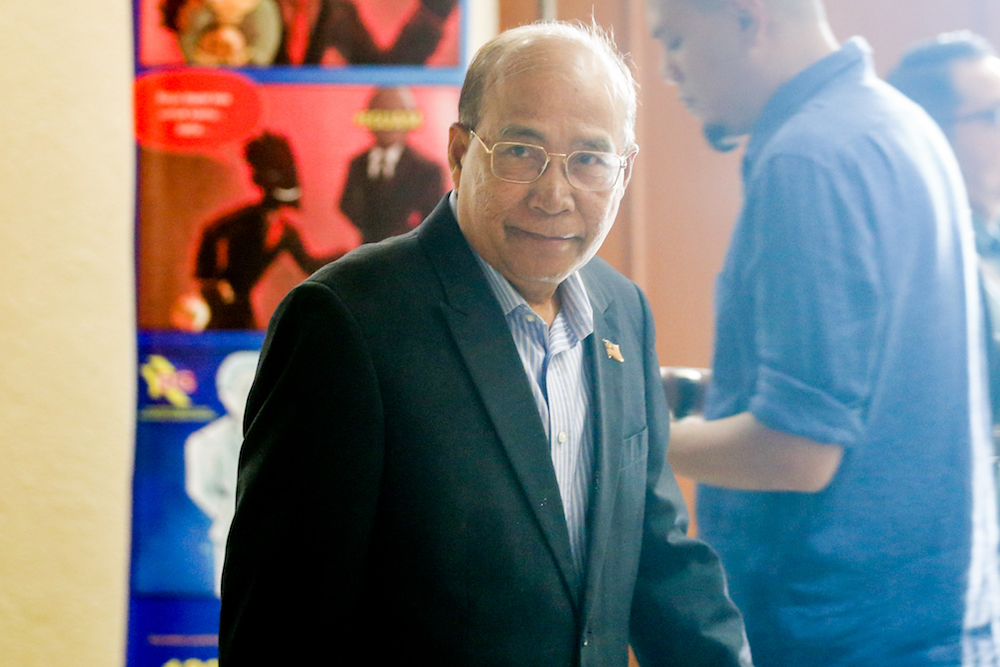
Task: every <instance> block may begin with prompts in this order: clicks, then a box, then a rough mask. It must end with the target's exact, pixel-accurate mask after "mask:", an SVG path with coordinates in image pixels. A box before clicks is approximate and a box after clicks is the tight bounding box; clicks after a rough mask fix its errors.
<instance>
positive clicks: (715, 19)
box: [649, 0, 760, 141]
mask: <svg viewBox="0 0 1000 667" xmlns="http://www.w3.org/2000/svg"><path fill="white" fill-rule="evenodd" d="M710 4H711V3H710ZM717 4H718V6H710V7H708V8H703V7H700V6H697V5H696V4H695V0H649V10H650V19H651V25H652V26H653V36H654V37H655V38H656V39H657V40H658V41H659V42H660V43H661V44H662V46H663V76H664V78H665V79H667V80H668V81H669V82H671V83H673V84H675V85H676V86H677V88H678V93H679V96H680V99H681V101H682V102H683V103H684V105H685V106H686V107H687V108H688V110H689V111H690V112H691V113H692V114H694V115H695V116H696V117H697V118H699V119H701V121H702V122H703V123H704V124H705V132H706V136H708V137H709V138H710V141H711V140H712V139H711V137H712V136H713V135H724V136H740V135H742V134H746V133H747V132H748V131H749V130H750V127H751V126H752V125H753V122H754V120H756V116H757V113H758V112H759V105H760V102H759V101H758V100H757V99H756V98H757V97H759V95H758V94H757V93H756V92H755V91H754V87H753V86H754V83H753V77H752V76H751V75H750V74H751V72H750V69H749V60H748V53H747V52H748V49H749V48H750V46H751V45H752V40H753V37H754V33H753V31H752V30H751V28H750V26H748V24H747V22H746V17H745V16H741V14H740V10H739V8H738V7H737V6H735V5H733V4H732V3H730V2H727V0H719V1H718V3H717Z"/></svg>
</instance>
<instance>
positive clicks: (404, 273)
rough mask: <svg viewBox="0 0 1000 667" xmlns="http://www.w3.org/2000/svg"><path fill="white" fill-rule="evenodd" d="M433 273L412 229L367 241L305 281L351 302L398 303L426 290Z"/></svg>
mask: <svg viewBox="0 0 1000 667" xmlns="http://www.w3.org/2000/svg"><path fill="white" fill-rule="evenodd" d="M432 275H433V274H432V272H431V271H430V267H429V266H428V263H427V261H426V256H425V255H424V253H423V251H422V250H421V248H420V245H419V243H418V241H417V238H416V234H415V233H414V232H408V233H406V234H403V235H400V236H394V237H391V238H388V239H385V240H384V241H380V242H378V243H366V244H364V245H361V246H358V247H357V248H355V249H354V250H351V251H350V252H348V253H347V254H346V255H344V256H343V257H341V258H340V259H338V260H336V261H334V262H331V263H330V264H327V265H326V266H324V267H323V268H321V269H319V270H318V271H317V272H316V273H314V274H313V275H312V276H310V277H309V278H308V279H307V280H306V281H305V283H311V284H314V285H317V284H318V285H322V286H323V287H326V288H327V289H329V290H331V291H333V292H335V293H336V294H338V296H339V297H340V298H341V300H343V301H345V302H350V303H377V302H386V303H388V302H390V301H391V302H392V303H397V302H398V300H399V297H400V295H404V294H409V295H413V294H419V293H420V292H421V290H423V291H427V290H428V289H429V288H428V284H429V283H430V281H431V280H432Z"/></svg>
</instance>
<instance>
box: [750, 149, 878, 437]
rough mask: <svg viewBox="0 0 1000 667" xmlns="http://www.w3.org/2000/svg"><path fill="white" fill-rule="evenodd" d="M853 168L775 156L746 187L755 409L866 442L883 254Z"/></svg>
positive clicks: (802, 430) (779, 422)
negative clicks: (863, 433) (864, 427)
mask: <svg viewBox="0 0 1000 667" xmlns="http://www.w3.org/2000/svg"><path fill="white" fill-rule="evenodd" d="M852 172H853V173H856V171H855V170H852V169H851V165H828V164H820V163H817V162H815V161H812V160H809V159H805V158H802V157H796V156H777V157H774V158H771V159H770V160H769V161H768V163H767V164H765V165H762V168H761V169H760V171H759V172H758V176H757V177H756V178H754V179H753V180H752V181H751V183H749V184H748V196H747V201H748V202H750V203H751V204H750V206H751V210H750V211H748V213H749V214H750V217H748V218H747V219H751V220H753V221H754V227H753V229H752V230H751V239H752V241H751V249H752V254H751V258H752V259H751V261H750V262H749V264H748V265H747V271H748V276H747V279H748V284H749V285H750V286H751V287H750V290H749V297H750V298H751V299H752V300H753V304H754V308H753V318H754V331H755V337H754V341H753V345H754V347H755V351H756V356H757V359H758V364H759V365H758V368H757V376H756V386H755V388H754V394H753V397H752V398H751V400H750V411H751V412H752V413H753V415H754V416H755V417H756V418H757V419H758V420H759V421H760V422H762V423H763V424H765V425H766V426H768V427H770V428H773V429H776V430H780V431H784V432H788V433H793V434H795V435H801V436H804V437H807V438H810V439H812V440H815V441H817V442H825V443H834V444H839V445H842V446H845V447H850V446H853V445H855V444H856V443H857V441H858V439H859V434H860V433H861V429H862V423H863V420H864V413H865V407H866V404H867V401H868V398H869V393H870V386H871V376H872V373H874V372H875V369H876V368H877V357H878V350H877V349H876V346H875V340H876V339H877V330H878V327H879V326H880V322H881V321H882V320H883V318H882V317H881V313H880V308H879V306H880V303H881V302H882V298H881V292H882V289H883V287H882V285H883V283H882V281H881V280H880V277H879V273H878V266H879V262H878V261H877V257H876V253H878V252H881V250H880V249H879V246H878V243H877V239H875V238H874V233H873V231H872V227H871V225H870V224H869V222H868V218H869V216H868V209H869V207H868V206H867V205H866V202H867V201H869V200H870V198H869V197H868V195H867V193H866V191H865V188H864V186H863V185H862V182H861V179H859V178H855V179H852Z"/></svg>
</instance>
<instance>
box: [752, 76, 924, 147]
mask: <svg viewBox="0 0 1000 667" xmlns="http://www.w3.org/2000/svg"><path fill="white" fill-rule="evenodd" d="M920 116H921V114H920V112H919V109H917V108H916V106H915V105H913V104H911V103H909V101H908V100H906V99H905V98H904V97H903V96H902V94H901V93H899V92H897V91H896V90H895V89H894V88H892V86H890V85H889V84H887V83H885V82H884V81H882V80H881V79H878V78H876V77H874V76H872V77H866V78H865V79H863V80H862V81H849V82H843V83H839V84H836V85H832V86H830V87H829V89H828V90H824V91H823V92H821V93H820V94H817V95H816V96H815V97H813V98H812V99H810V100H809V101H808V102H806V103H805V104H804V105H803V107H802V108H801V109H800V110H799V111H798V112H796V113H795V114H794V115H793V116H792V117H791V118H789V120H788V121H787V122H786V123H785V124H784V125H783V126H782V127H781V129H780V130H779V131H778V132H777V133H775V136H774V137H773V139H772V140H771V141H770V142H769V145H768V146H767V150H766V152H767V153H769V154H771V155H786V156H796V157H800V158H805V159H809V160H813V161H816V162H820V163H824V162H828V161H835V163H836V164H837V165H839V164H842V163H843V161H844V160H850V159H851V157H852V156H854V155H857V156H859V157H861V156H864V155H866V154H867V152H868V151H869V150H870V149H871V148H872V147H874V146H875V145H881V146H883V149H884V148H885V147H889V148H890V149H891V146H892V145H893V144H894V143H900V142H898V141H896V140H895V139H894V137H899V136H901V135H905V134H909V133H912V132H923V131H926V129H927V128H926V127H925V126H924V125H923V124H922V123H921V120H922V119H921V118H920Z"/></svg>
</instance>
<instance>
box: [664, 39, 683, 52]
mask: <svg viewBox="0 0 1000 667" xmlns="http://www.w3.org/2000/svg"><path fill="white" fill-rule="evenodd" d="M681 43H682V41H681V38H680V37H671V38H670V39H668V40H667V51H676V50H677V49H679V48H681Z"/></svg>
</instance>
